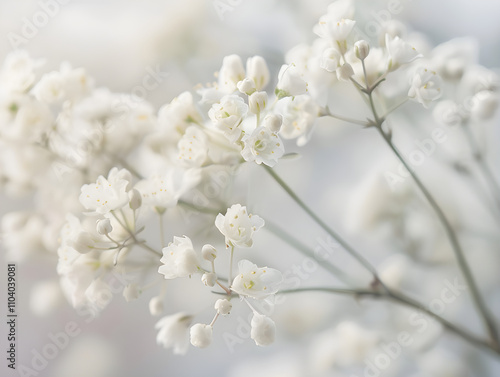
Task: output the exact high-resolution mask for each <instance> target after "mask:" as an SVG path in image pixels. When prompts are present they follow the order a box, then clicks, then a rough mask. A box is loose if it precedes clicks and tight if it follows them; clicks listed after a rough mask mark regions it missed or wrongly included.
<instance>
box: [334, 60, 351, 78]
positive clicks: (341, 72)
mask: <svg viewBox="0 0 500 377" xmlns="http://www.w3.org/2000/svg"><path fill="white" fill-rule="evenodd" d="M336 73H337V78H338V79H339V80H340V81H349V79H350V78H351V77H352V76H353V75H354V70H353V69H352V66H351V65H350V64H349V63H344V64H342V65H341V66H340V67H338V68H337V70H336Z"/></svg>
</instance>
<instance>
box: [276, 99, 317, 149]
mask: <svg viewBox="0 0 500 377" xmlns="http://www.w3.org/2000/svg"><path fill="white" fill-rule="evenodd" d="M278 105H279V108H280V109H281V114H282V115H283V125H282V127H281V130H280V136H281V137H283V138H284V139H295V138H298V139H297V145H298V146H303V145H305V144H306V143H307V142H308V141H309V139H310V138H311V135H312V131H313V129H314V126H315V124H316V120H317V119H318V112H319V107H318V105H317V104H316V103H315V102H314V101H313V100H312V98H311V97H310V96H308V95H303V96H298V97H295V99H294V100H293V101H292V100H291V98H285V99H283V100H282V101H280V102H279V103H278Z"/></svg>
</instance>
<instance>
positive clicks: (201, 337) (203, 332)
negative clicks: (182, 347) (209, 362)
mask: <svg viewBox="0 0 500 377" xmlns="http://www.w3.org/2000/svg"><path fill="white" fill-rule="evenodd" d="M190 336H191V344H192V345H193V346H195V347H198V348H206V347H208V346H209V345H210V343H212V326H210V325H205V324H203V323H197V324H195V325H193V327H191V330H190Z"/></svg>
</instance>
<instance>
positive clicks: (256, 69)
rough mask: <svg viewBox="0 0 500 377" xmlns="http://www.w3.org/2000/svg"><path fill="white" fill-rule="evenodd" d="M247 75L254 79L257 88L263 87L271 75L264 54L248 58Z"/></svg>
mask: <svg viewBox="0 0 500 377" xmlns="http://www.w3.org/2000/svg"><path fill="white" fill-rule="evenodd" d="M247 77H248V78H250V79H251V80H253V82H254V83H255V88H256V89H257V90H261V89H263V88H264V87H265V86H266V85H267V83H268V82H269V79H270V77H271V75H270V73H269V68H268V67H267V63H266V61H265V60H264V58H263V57H262V56H254V57H251V58H248V59H247Z"/></svg>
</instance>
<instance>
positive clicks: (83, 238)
mask: <svg viewBox="0 0 500 377" xmlns="http://www.w3.org/2000/svg"><path fill="white" fill-rule="evenodd" d="M94 244H95V242H94V240H93V239H92V237H91V236H90V234H89V233H88V232H80V233H78V235H77V236H76V238H75V239H73V240H69V241H68V246H70V247H72V248H73V249H75V250H76V251H77V252H79V253H80V254H87V253H88V252H90V251H92V250H94Z"/></svg>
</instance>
